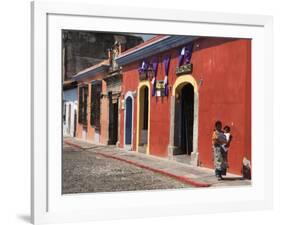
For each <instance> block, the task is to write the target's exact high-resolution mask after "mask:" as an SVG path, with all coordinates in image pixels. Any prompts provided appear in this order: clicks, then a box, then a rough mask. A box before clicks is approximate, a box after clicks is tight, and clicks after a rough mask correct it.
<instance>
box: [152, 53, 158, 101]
mask: <svg viewBox="0 0 281 225" xmlns="http://www.w3.org/2000/svg"><path fill="white" fill-rule="evenodd" d="M151 64H152V70H153V72H154V77H153V80H152V96H155V94H156V77H157V69H158V60H157V58H156V57H155V58H153V59H152V61H151Z"/></svg>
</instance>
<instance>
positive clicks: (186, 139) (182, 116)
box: [174, 83, 194, 155]
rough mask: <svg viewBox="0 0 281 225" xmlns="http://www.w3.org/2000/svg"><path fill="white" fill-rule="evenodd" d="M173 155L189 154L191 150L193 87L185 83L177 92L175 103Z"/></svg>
mask: <svg viewBox="0 0 281 225" xmlns="http://www.w3.org/2000/svg"><path fill="white" fill-rule="evenodd" d="M175 112H176V113H175V122H174V123H175V135H174V143H175V145H176V146H177V148H176V149H175V152H174V155H183V154H187V155H191V153H192V151H193V124H194V88H193V86H192V85H191V84H189V83H187V84H185V85H184V86H183V87H182V88H181V89H180V90H178V93H177V99H176V103H175Z"/></svg>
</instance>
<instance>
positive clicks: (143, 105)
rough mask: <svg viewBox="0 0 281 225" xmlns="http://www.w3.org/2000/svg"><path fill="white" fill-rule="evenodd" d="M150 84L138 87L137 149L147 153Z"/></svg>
mask: <svg viewBox="0 0 281 225" xmlns="http://www.w3.org/2000/svg"><path fill="white" fill-rule="evenodd" d="M149 120H150V84H149V82H142V83H141V84H140V85H139V88H138V117H137V151H138V152H141V153H147V154H149V126H150V124H149Z"/></svg>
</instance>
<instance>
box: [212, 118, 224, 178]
mask: <svg viewBox="0 0 281 225" xmlns="http://www.w3.org/2000/svg"><path fill="white" fill-rule="evenodd" d="M226 143H227V141H226V137H225V135H224V133H223V131H222V123H221V121H216V123H215V129H214V132H213V136H212V146H213V152H214V167H215V174H216V177H217V178H218V180H222V179H223V178H222V175H223V174H224V172H225V170H226V163H225V160H224V157H223V152H222V151H223V149H222V145H223V144H226Z"/></svg>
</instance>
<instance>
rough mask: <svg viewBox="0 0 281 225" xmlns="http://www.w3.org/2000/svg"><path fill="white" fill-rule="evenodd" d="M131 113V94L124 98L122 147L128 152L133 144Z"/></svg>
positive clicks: (132, 103)
mask: <svg viewBox="0 0 281 225" xmlns="http://www.w3.org/2000/svg"><path fill="white" fill-rule="evenodd" d="M133 112H134V98H133V95H132V93H131V92H128V93H127V94H126V96H125V115H124V118H125V120H124V127H125V129H124V131H125V134H124V146H125V148H126V149H128V150H132V143H133V121H134V120H133V117H134V116H133Z"/></svg>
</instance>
